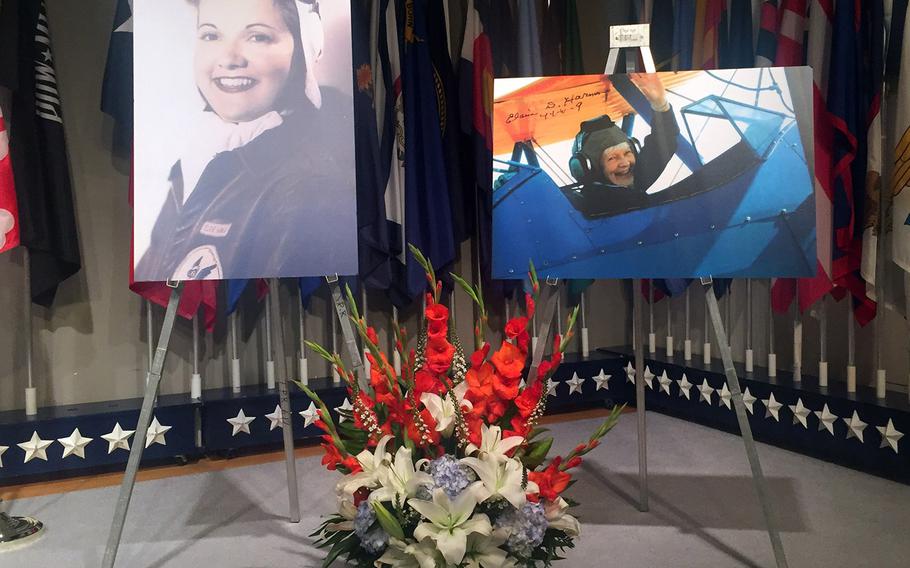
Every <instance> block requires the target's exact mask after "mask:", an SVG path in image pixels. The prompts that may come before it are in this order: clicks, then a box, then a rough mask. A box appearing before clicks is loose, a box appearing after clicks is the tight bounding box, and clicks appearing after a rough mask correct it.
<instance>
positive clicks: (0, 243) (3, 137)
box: [0, 111, 19, 252]
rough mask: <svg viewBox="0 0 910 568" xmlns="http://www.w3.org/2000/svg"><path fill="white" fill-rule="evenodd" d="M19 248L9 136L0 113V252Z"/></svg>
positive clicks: (17, 212)
mask: <svg viewBox="0 0 910 568" xmlns="http://www.w3.org/2000/svg"><path fill="white" fill-rule="evenodd" d="M17 246H19V209H18V207H16V186H15V185H14V183H13V166H12V164H11V163H10V158H9V134H8V133H7V131H6V125H5V124H4V122H3V112H2V111H0V252H6V251H8V250H10V249H13V248H16V247H17Z"/></svg>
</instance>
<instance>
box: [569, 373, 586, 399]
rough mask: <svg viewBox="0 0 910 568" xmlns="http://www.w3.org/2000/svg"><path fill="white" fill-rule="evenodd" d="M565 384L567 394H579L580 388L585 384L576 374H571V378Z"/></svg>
mask: <svg viewBox="0 0 910 568" xmlns="http://www.w3.org/2000/svg"><path fill="white" fill-rule="evenodd" d="M566 384H567V385H569V394H570V395H571V394H572V393H573V392H577V393H578V394H581V387H582V385H584V384H585V380H584V379H582V378H581V377H579V376H578V373H573V374H572V378H571V379H569V380H568V381H566Z"/></svg>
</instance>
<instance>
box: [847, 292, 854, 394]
mask: <svg viewBox="0 0 910 568" xmlns="http://www.w3.org/2000/svg"><path fill="white" fill-rule="evenodd" d="M851 301H852V300H851V299H850V297H847V301H846V302H845V303H846V304H847V392H849V393H855V392H856V327H855V326H856V322H854V321H853V310H852V309H851V307H852V306H851V305H850V303H851Z"/></svg>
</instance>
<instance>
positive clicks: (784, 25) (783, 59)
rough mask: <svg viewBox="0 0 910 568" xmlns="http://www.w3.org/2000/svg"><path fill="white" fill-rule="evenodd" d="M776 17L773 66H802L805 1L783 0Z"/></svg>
mask: <svg viewBox="0 0 910 568" xmlns="http://www.w3.org/2000/svg"><path fill="white" fill-rule="evenodd" d="M778 16H779V18H780V24H779V26H778V33H777V54H776V56H775V58H774V64H775V65H777V66H778V67H795V66H798V65H802V64H803V62H804V61H805V54H804V53H803V40H804V38H805V36H806V0H783V2H782V3H781V6H780V10H779V12H778Z"/></svg>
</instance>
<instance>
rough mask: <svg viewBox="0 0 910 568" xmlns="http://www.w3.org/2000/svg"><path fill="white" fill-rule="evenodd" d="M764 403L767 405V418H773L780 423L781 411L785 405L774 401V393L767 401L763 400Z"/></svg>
mask: <svg viewBox="0 0 910 568" xmlns="http://www.w3.org/2000/svg"><path fill="white" fill-rule="evenodd" d="M762 402H763V403H765V418H773V419H774V420H776V421H777V422H780V409H781V408H783V406H784V405H783V404H781V403H779V402H777V401H776V400H774V393H773V392H772V393H771V396H769V397H768V398H767V399H762Z"/></svg>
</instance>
